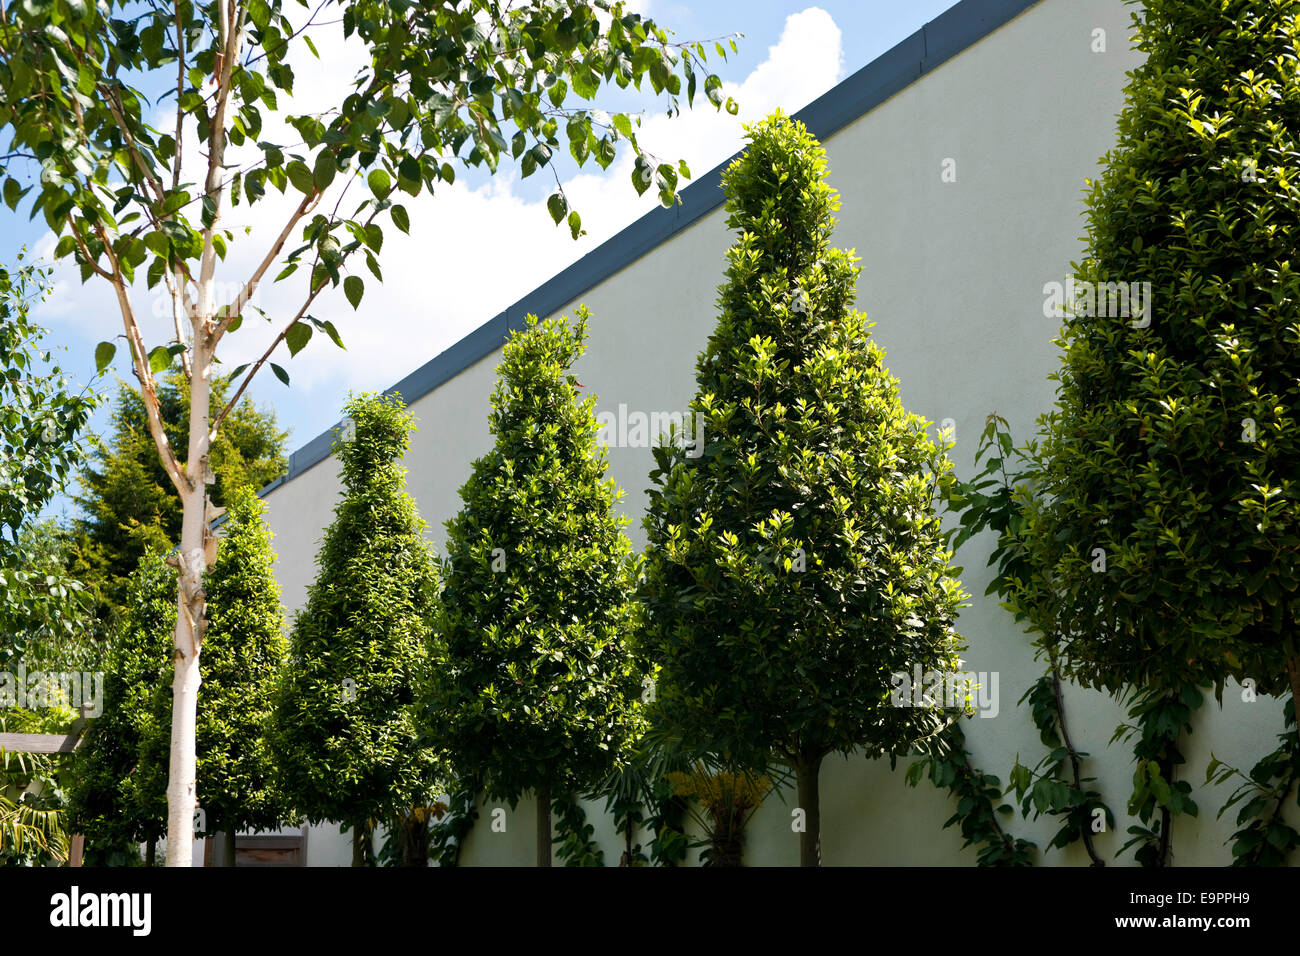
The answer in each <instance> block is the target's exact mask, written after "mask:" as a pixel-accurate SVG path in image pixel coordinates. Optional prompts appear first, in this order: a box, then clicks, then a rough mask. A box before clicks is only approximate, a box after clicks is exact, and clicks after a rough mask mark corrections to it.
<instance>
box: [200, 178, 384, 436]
mask: <svg viewBox="0 0 1300 956" xmlns="http://www.w3.org/2000/svg"><path fill="white" fill-rule="evenodd" d="M342 198H343V197H342V196H340V197H339V201H340V202H341V201H342ZM335 209H336V211H337V205H336V206H335ZM378 215H379V210H378V209H376V210H375V211H374V212H372V213H371V214H370V215H369V216H368V217H366V221H365V223H364V225H365V226H368V225H370V224H371V223H372V222H374V221H375V217H376V216H378ZM363 228H364V227H363ZM353 251H355V250H353ZM351 255H352V252H346V253H344V254H343V255H342V257H341V260H340V262H339V265H340V266H342V265H343V264H345V263H346V262H347V260H348V257H349V256H351ZM319 261H320V253H319V252H317V257H316V259H314V260H312V269H311V276H312V282H313V285H312V288H311V291H310V292H309V293H308V295H307V299H306V301H304V302H303V304H302V308H300V309H299V310H298V312H297V314H296V315H294V317H293V320H292V321H291V322H289V323H288V324H287V325H286V326H285V327H284V328H283V329H281V330H280V334H279V335H277V336H276V337H275V338H274V339H273V340H272V341H271V344H270V345H268V346H267V347H266V351H265V352H263V353H262V355H261V357H260V358H259V359H258V360H257V361H256V362H254V363H253V367H252V368H250V369H249V370H248V374H247V375H245V376H244V380H243V381H242V382H240V384H239V388H238V389H236V390H235V394H234V395H233V396H232V397H231V399H230V401H229V402H227V403H226V407H225V408H223V409H222V410H221V413H220V414H219V415H217V417H216V418H215V419H213V421H212V427H211V434H212V435H216V433H217V429H218V428H219V427H220V426H221V423H222V422H223V421H225V418H226V416H227V415H229V414H230V412H231V411H232V410H233V409H234V407H235V406H236V405H237V404H238V403H239V399H240V397H241V396H242V395H243V394H244V391H245V390H246V389H247V388H248V383H249V382H251V381H252V380H253V376H254V375H256V374H257V371H258V369H260V368H261V367H262V366H263V365H265V364H266V362H267V360H268V359H269V358H270V357H271V354H272V353H273V352H274V351H275V350H276V349H277V348H279V346H280V343H281V342H283V341H284V337H285V336H286V335H288V334H289V330H290V329H291V328H293V327H294V326H295V325H296V324H297V323H298V322H299V321H300V320H301V319H302V317H303V316H304V315H306V314H307V310H308V309H309V308H311V304H312V303H313V302H315V301H316V296H318V295H320V293H321V290H322V289H324V288H325V285H326V281H325V279H323V278H322V279H321V281H320V283H319V284H316V263H317V262H319Z"/></svg>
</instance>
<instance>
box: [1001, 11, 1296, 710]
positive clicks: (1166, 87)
mask: <svg viewBox="0 0 1300 956" xmlns="http://www.w3.org/2000/svg"><path fill="white" fill-rule="evenodd" d="M1298 16H1300V2H1296V0H1147V2H1146V3H1145V13H1144V14H1143V15H1141V16H1137V15H1135V22H1136V24H1137V43H1138V48H1139V49H1140V50H1141V51H1142V52H1143V53H1144V54H1145V55H1146V61H1145V62H1144V63H1143V64H1142V65H1141V66H1140V67H1138V68H1137V69H1136V70H1134V71H1133V73H1132V74H1131V80H1130V83H1129V85H1128V87H1127V90H1126V102H1125V107H1124V110H1123V112H1122V113H1121V114H1120V118H1119V141H1118V144H1117V146H1116V148H1115V149H1114V150H1113V151H1112V152H1111V153H1109V154H1108V155H1107V156H1106V169H1105V172H1104V173H1103V174H1102V176H1101V177H1100V179H1099V180H1097V181H1096V182H1095V183H1094V184H1093V186H1092V189H1091V191H1090V194H1089V196H1088V209H1087V216H1088V236H1087V241H1088V248H1087V252H1086V255H1085V258H1084V260H1083V261H1082V262H1081V263H1080V264H1079V265H1078V266H1077V267H1076V269H1077V272H1078V280H1079V282H1078V283H1077V284H1076V290H1075V293H1076V295H1075V298H1076V299H1077V301H1063V302H1062V303H1061V305H1062V306H1063V307H1064V311H1065V312H1066V313H1067V317H1066V319H1065V321H1064V328H1063V330H1062V331H1061V333H1060V336H1059V339H1058V344H1059V345H1060V347H1061V348H1062V349H1063V358H1062V367H1061V369H1060V371H1059V373H1058V374H1057V375H1056V376H1054V377H1055V378H1056V380H1057V381H1058V383H1059V384H1058V388H1057V402H1056V407H1055V409H1054V411H1052V412H1051V413H1050V414H1048V415H1045V416H1044V418H1043V419H1042V420H1041V422H1040V425H1041V430H1042V435H1041V441H1040V443H1039V446H1038V457H1037V461H1036V462H1035V467H1036V470H1037V474H1036V476H1035V477H1036V491H1037V494H1036V495H1035V496H1034V497H1033V498H1032V499H1031V500H1029V502H1028V505H1027V512H1026V514H1027V528H1026V531H1025V533H1024V542H1025V547H1026V549H1027V550H1028V552H1029V554H1030V556H1031V558H1032V561H1031V564H1033V565H1034V566H1036V567H1038V568H1040V569H1041V570H1040V573H1038V574H1034V575H1031V576H1029V577H1028V579H1027V580H1024V581H1021V582H1019V584H1018V586H1017V588H1016V589H1015V593H1014V594H1013V599H1014V600H1015V602H1016V604H1017V605H1018V607H1019V609H1020V610H1021V611H1022V612H1023V613H1025V615H1026V616H1027V617H1028V618H1029V619H1030V621H1031V622H1042V621H1044V620H1045V621H1047V622H1048V624H1047V625H1046V626H1042V625H1040V628H1039V629H1040V630H1041V631H1043V632H1044V638H1045V640H1047V642H1048V643H1049V644H1051V645H1052V646H1053V649H1054V650H1056V651H1057V652H1058V654H1059V660H1060V662H1061V664H1062V666H1063V668H1064V669H1065V670H1066V671H1067V672H1068V673H1069V674H1070V675H1071V676H1073V677H1074V678H1075V679H1077V680H1079V681H1080V682H1081V683H1084V684H1088V685H1091V686H1097V687H1102V688H1106V689H1108V690H1111V691H1113V692H1119V691H1121V690H1122V689H1124V688H1125V687H1128V686H1133V685H1136V686H1140V687H1144V688H1147V689H1150V690H1153V691H1155V692H1160V691H1161V690H1168V691H1171V692H1174V693H1177V690H1178V689H1179V688H1181V687H1183V686H1185V685H1188V684H1196V683H1213V684H1215V685H1216V686H1217V687H1218V689H1219V690H1220V692H1221V691H1222V687H1223V683H1224V681H1225V679H1227V678H1229V677H1233V678H1236V679H1238V680H1243V681H1244V680H1246V679H1252V680H1254V681H1255V682H1256V686H1257V687H1258V688H1259V689H1260V690H1263V691H1266V692H1268V693H1274V694H1278V693H1283V692H1285V689H1286V686H1287V683H1288V673H1289V678H1290V684H1291V688H1292V691H1293V693H1295V694H1296V695H1297V696H1300V630H1298V629H1297V620H1298V618H1300V560H1297V557H1298V556H1300V484H1297V480H1298V479H1300V431H1298V430H1297V422H1298V421H1300V380H1298V379H1297V375H1296V369H1297V368H1298V367H1300V273H1297V271H1296V261H1295V260H1296V254H1295V253H1296V243H1297V240H1298V239H1300V195H1298V194H1297V192H1296V185H1295V175H1294V170H1293V169H1292V168H1291V160H1290V159H1288V157H1294V156H1295V155H1297V153H1300V71H1298V70H1297V64H1296V59H1295V55H1294V52H1295V48H1296V44H1297V43H1298V42H1300V23H1298V22H1297V17H1298ZM1085 283H1087V284H1085ZM1143 283H1149V287H1148V289H1147V291H1144V288H1143V285H1142V284H1143ZM1124 290H1127V292H1128V307H1127V308H1124V307H1123V306H1124V304H1125V303H1124V302H1123V301H1122V295H1121V292H1122V291H1124ZM1080 293H1082V294H1080ZM1061 298H1062V299H1063V300H1064V299H1070V298H1071V297H1070V296H1068V295H1062V296H1061ZM1135 298H1137V299H1139V300H1144V301H1140V303H1139V304H1140V306H1141V307H1140V308H1135V307H1134V299H1135ZM1117 299H1118V300H1120V301H1118V302H1117V301H1116V300H1117ZM1117 306H1118V307H1117ZM1053 632H1055V633H1053Z"/></svg>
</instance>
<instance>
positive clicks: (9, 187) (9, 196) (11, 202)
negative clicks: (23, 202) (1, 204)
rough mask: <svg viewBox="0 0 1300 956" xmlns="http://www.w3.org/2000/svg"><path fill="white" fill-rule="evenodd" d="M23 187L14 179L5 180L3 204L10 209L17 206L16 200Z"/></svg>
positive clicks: (18, 198) (19, 196)
mask: <svg viewBox="0 0 1300 956" xmlns="http://www.w3.org/2000/svg"><path fill="white" fill-rule="evenodd" d="M22 195H23V187H22V184H21V183H20V182H18V180H16V179H6V180H5V205H6V206H8V207H9V208H10V209H17V208H18V200H20V199H21V198H22Z"/></svg>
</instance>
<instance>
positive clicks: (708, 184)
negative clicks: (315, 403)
mask: <svg viewBox="0 0 1300 956" xmlns="http://www.w3.org/2000/svg"><path fill="white" fill-rule="evenodd" d="M1038 2H1039V0H961V2H960V3H957V4H956V5H954V6H953V7H951V8H950V9H948V10H946V11H944V12H943V13H942V14H940V15H939V16H938V17H936V18H935V19H933V20H931V21H930V22H929V23H927V24H926V25H925V26H923V27H921V29H919V30H917V31H916V32H915V33H913V34H912V35H911V36H909V37H908V38H907V39H906V40H903V41H902V42H901V43H899V44H897V45H896V46H894V47H892V48H891V49H889V50H888V51H886V52H885V53H882V54H881V55H880V56H878V57H876V59H874V60H872V61H871V62H870V63H868V64H867V65H866V66H864V67H863V68H862V69H860V70H858V71H857V72H856V73H854V74H853V75H852V76H850V77H848V78H847V79H845V80H844V81H843V82H841V83H839V84H838V85H836V86H835V87H833V88H832V89H830V90H828V91H827V92H825V93H823V94H822V95H821V96H819V97H818V98H817V99H815V100H813V101H812V102H811V103H809V104H808V105H807V106H805V107H804V108H803V109H801V110H799V112H797V113H795V114H794V116H795V118H796V119H798V120H800V121H801V122H803V124H804V125H805V126H807V127H808V130H809V131H810V132H811V133H812V134H813V135H814V136H816V137H817V138H818V139H821V140H824V139H826V138H827V137H829V136H830V135H831V134H833V133H835V132H838V131H839V130H841V129H843V128H844V127H845V126H848V125H849V124H850V123H852V122H854V121H855V120H857V119H859V118H861V117H862V116H863V115H865V114H866V113H868V112H870V111H871V110H873V109H875V108H876V107H877V106H879V105H880V104H881V103H883V102H885V100H887V99H889V98H890V97H891V96H893V95H894V94H895V93H897V92H899V91H900V90H902V89H904V88H905V87H907V86H909V85H911V84H912V83H913V82H915V81H916V80H918V79H920V78H921V77H922V76H924V75H925V74H926V73H929V72H930V71H931V70H933V69H935V68H936V67H938V66H939V65H940V64H942V63H944V62H945V61H947V60H949V59H951V58H952V57H954V56H956V55H957V54H958V53H961V52H962V51H964V50H965V49H967V48H968V47H971V46H973V45H974V44H976V43H978V42H979V41H980V40H982V39H984V37H986V36H988V35H989V34H990V33H992V32H993V31H994V30H996V29H998V27H1000V26H1002V25H1003V24H1005V23H1007V22H1008V21H1010V20H1012V19H1014V18H1015V17H1017V16H1019V15H1020V14H1021V13H1023V12H1024V11H1025V10H1027V9H1029V8H1030V7H1032V6H1034V5H1036V4H1037V3H1038ZM737 155H739V154H737ZM733 159H735V156H732V157H730V158H728V159H726V160H725V161H723V162H722V163H720V164H718V165H717V166H715V167H714V168H713V169H711V170H709V171H708V172H707V173H705V174H704V175H702V176H700V177H699V178H698V179H696V180H695V181H694V182H692V183H691V185H689V186H687V187H686V188H685V189H683V190H682V191H681V194H680V195H681V200H682V201H681V203H679V204H676V205H674V206H673V208H672V209H663V208H659V209H655V210H654V211H652V212H649V213H646V214H645V215H644V216H642V217H641V218H640V219H638V220H637V221H636V222H634V223H632V225H630V226H628V227H627V228H625V229H623V230H622V231H621V232H619V233H618V234H617V235H615V236H614V237H613V238H611V239H607V240H606V241H605V242H603V243H601V244H600V245H599V246H597V247H596V248H595V249H593V250H592V251H591V252H589V253H587V254H586V255H585V256H583V257H582V258H581V259H579V260H578V261H577V262H575V263H574V264H573V265H571V266H569V267H568V268H566V269H564V270H563V271H562V272H560V273H558V274H556V275H555V276H553V277H552V278H550V279H548V280H547V281H546V282H544V283H542V284H541V285H540V286H538V287H537V288H536V289H534V290H533V291H532V292H530V293H528V294H527V295H525V296H524V297H523V298H522V299H520V300H519V301H518V302H516V303H515V304H514V305H512V306H509V307H508V308H507V309H506V310H505V311H504V312H502V313H500V314H499V315H496V316H493V317H492V318H491V319H489V320H488V321H487V322H485V323H483V324H482V325H481V326H479V327H478V328H477V329H475V330H474V331H473V332H470V333H469V334H468V335H466V336H465V337H464V338H462V339H461V340H460V341H459V342H457V343H456V344H455V345H452V346H451V347H450V348H448V349H447V350H446V351H444V352H442V353H440V354H438V355H437V356H435V357H434V358H433V359H431V360H430V361H428V362H426V363H425V364H424V365H422V366H420V367H419V368H418V369H416V370H415V371H414V372H412V373H411V374H410V375H408V376H406V377H405V378H404V379H402V380H401V381H400V382H398V383H397V384H396V385H394V386H393V387H392V388H389V389H387V390H386V391H385V393H384V394H385V395H392V394H398V395H400V396H401V397H402V399H403V401H405V402H406V403H407V404H408V405H410V404H413V403H414V402H415V401H416V400H418V399H420V398H423V397H424V396H425V395H428V394H429V393H430V392H432V391H433V390H434V389H436V388H437V387H438V386H439V385H442V384H443V383H444V382H447V381H449V380H450V379H452V378H454V377H455V376H456V375H459V374H460V373H461V372H463V371H464V370H465V369H467V368H469V367H470V366H471V365H474V364H475V363H476V362H479V361H481V360H482V359H484V358H486V357H487V356H489V355H491V354H492V353H493V352H495V351H496V350H497V349H499V348H501V346H502V345H504V344H505V342H506V339H507V337H508V336H509V333H510V332H511V331H512V330H518V329H523V328H524V327H525V320H526V317H527V316H528V315H529V314H534V315H539V316H543V317H545V316H549V315H552V314H554V312H555V311H556V310H557V309H559V308H561V307H562V306H564V305H567V304H568V303H570V302H572V301H573V300H574V299H576V298H578V297H579V296H581V295H582V294H583V293H584V292H587V291H588V290H590V289H592V288H594V287H595V286H597V285H599V284H600V283H601V282H604V281H605V280H606V279H608V278H609V277H610V276H612V275H613V274H614V273H616V272H618V271H619V270H620V269H623V268H624V267H626V266H628V265H631V264H632V263H633V262H635V261H636V260H637V259H639V258H641V256H643V255H645V254H646V253H647V252H649V251H650V250H652V249H654V248H655V247H656V246H658V245H659V244H660V243H662V242H663V241H664V240H666V239H669V238H671V237H672V236H674V235H675V234H677V233H678V232H681V231H682V230H684V229H686V228H687V227H688V226H690V225H692V224H693V223H694V222H696V221H697V220H699V219H701V218H703V217H704V216H706V215H708V214H709V213H711V212H712V211H713V210H714V209H717V208H718V207H719V206H721V205H722V202H723V199H724V198H725V197H724V196H723V193H722V188H721V186H722V171H723V170H724V169H726V168H727V166H728V165H730V164H731V162H732V160H733ZM340 424H341V423H340ZM338 428H339V424H335V425H334V426H333V427H331V428H329V429H326V430H325V431H324V432H322V433H321V434H319V435H317V436H316V437H315V438H313V439H312V440H311V441H309V442H307V444H305V445H303V446H302V447H301V448H299V449H298V450H297V451H295V452H294V453H293V454H291V455H290V456H289V471H288V473H287V474H286V475H285V476H284V477H283V478H277V479H276V480H275V481H273V482H271V483H270V484H269V485H267V486H266V487H265V488H263V489H262V490H261V491H259V492H258V494H259V495H265V494H267V493H268V492H270V491H274V490H275V489H276V488H278V487H280V486H281V485H282V484H285V483H286V482H288V481H292V480H293V479H294V478H296V477H298V475H301V474H302V473H303V472H305V471H306V470H307V469H309V468H311V467H312V466H313V465H317V464H319V463H320V462H322V461H324V460H325V459H326V458H328V457H329V456H330V451H331V449H332V447H333V445H334V435H335V433H336V431H337V429H338Z"/></svg>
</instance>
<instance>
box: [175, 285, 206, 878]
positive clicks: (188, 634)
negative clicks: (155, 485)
mask: <svg viewBox="0 0 1300 956" xmlns="http://www.w3.org/2000/svg"><path fill="white" fill-rule="evenodd" d="M209 294H210V293H209ZM195 324H196V326H199V327H201V325H202V323H200V322H199V321H197V320H196V323H195ZM203 337H204V338H206V333H204V334H203ZM195 338H196V341H195V343H194V349H193V352H192V361H193V366H192V367H193V371H194V374H193V378H192V380H191V382H190V422H189V430H190V434H189V458H188V460H187V461H186V464H185V477H186V478H187V479H188V481H187V484H188V486H189V487H188V488H187V489H186V490H185V492H184V493H183V494H182V495H181V504H182V515H181V545H180V550H179V553H178V554H177V556H176V558H177V563H178V564H179V568H178V572H179V573H178V578H179V587H178V589H177V594H176V630H175V633H174V651H173V663H174V677H173V680H172V737H171V761H170V767H169V775H168V778H167V837H168V839H167V865H168V866H190V865H191V863H192V862H193V860H192V855H193V849H194V804H195V791H196V786H197V783H196V773H197V772H196V766H195V746H196V745H195V721H196V715H197V713H198V700H199V684H200V682H201V678H200V676H199V653H200V651H201V650H202V648H203V630H204V615H205V613H206V611H207V600H206V595H205V594H204V592H203V575H204V572H205V571H206V570H207V564H208V554H207V548H206V547H205V545H206V544H207V535H208V532H207V517H208V515H207V510H208V507H207V505H208V502H207V491H208V489H207V484H206V480H205V479H206V472H207V468H208V404H209V401H210V398H211V392H210V389H209V387H208V386H209V382H208V376H209V375H210V374H211V371H212V355H211V349H210V347H209V346H208V344H207V343H206V342H205V341H202V340H201V339H200V334H199V331H198V329H196V335H195Z"/></svg>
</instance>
